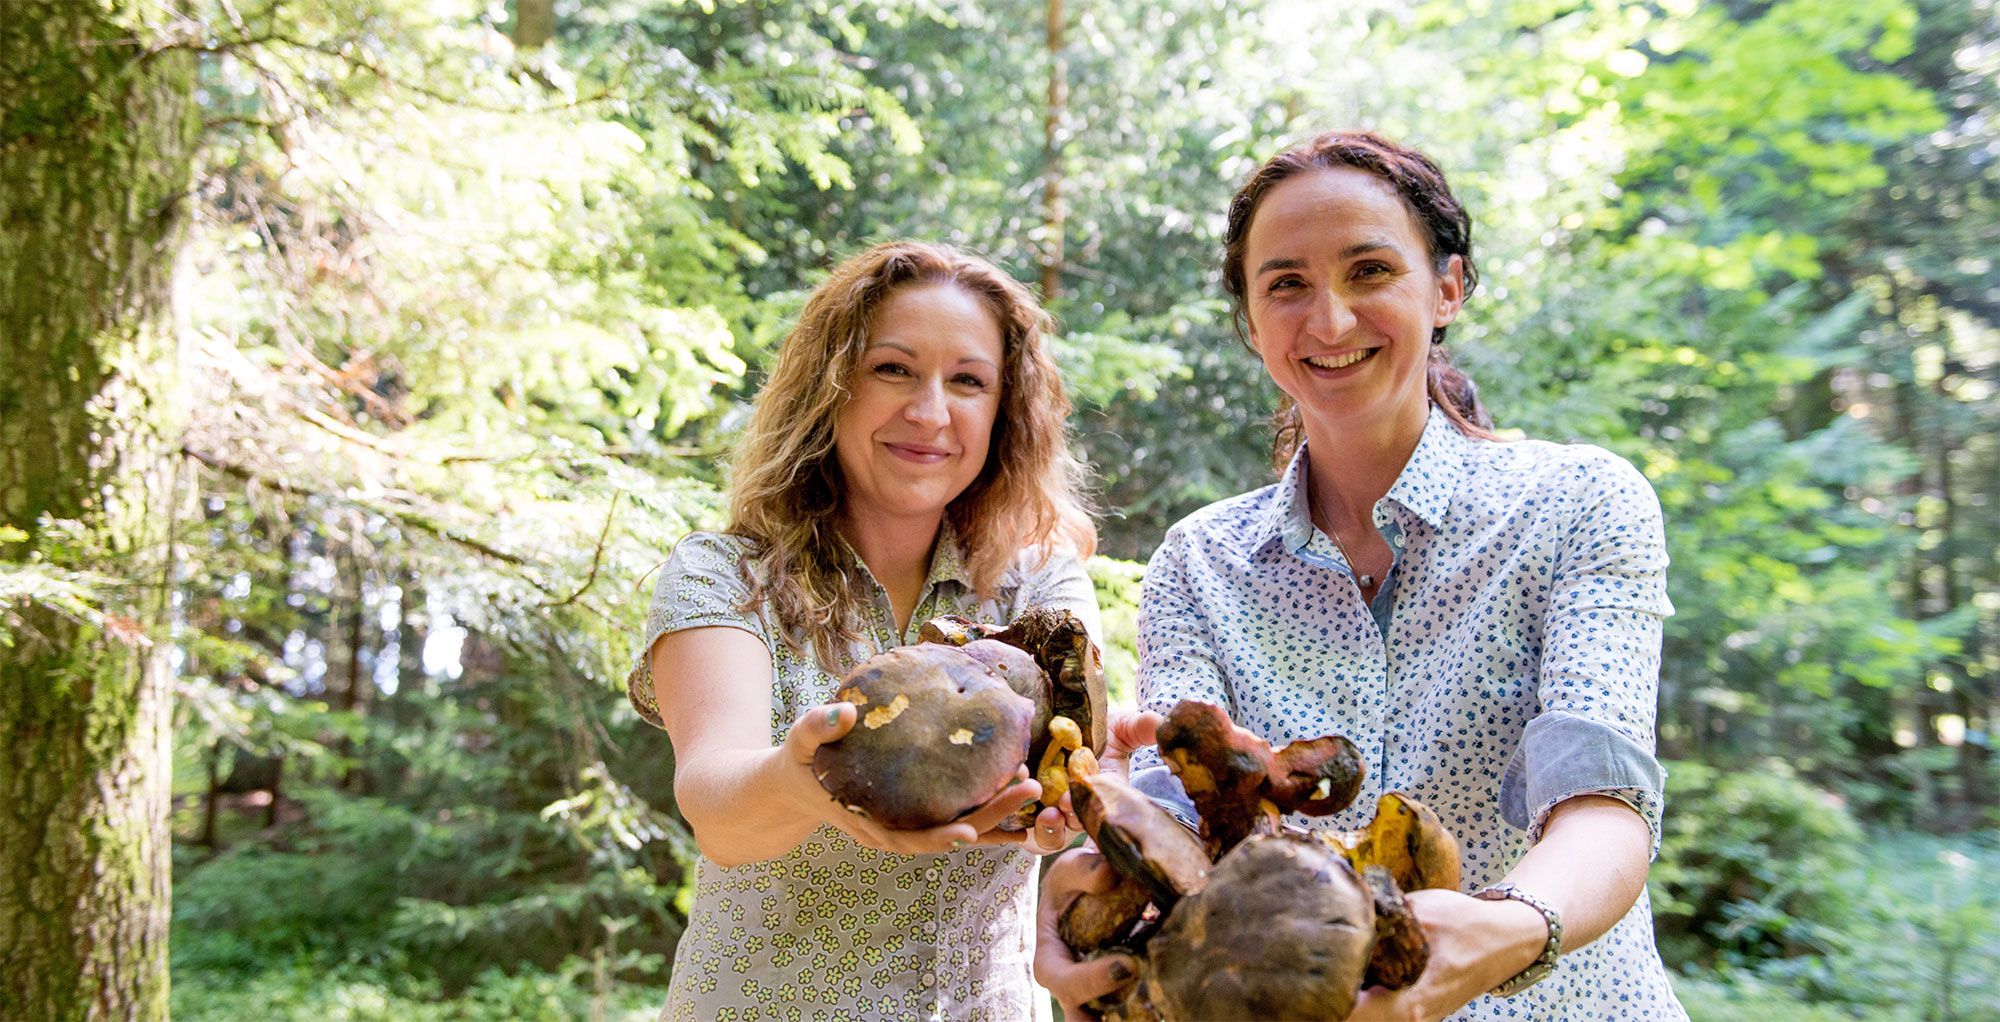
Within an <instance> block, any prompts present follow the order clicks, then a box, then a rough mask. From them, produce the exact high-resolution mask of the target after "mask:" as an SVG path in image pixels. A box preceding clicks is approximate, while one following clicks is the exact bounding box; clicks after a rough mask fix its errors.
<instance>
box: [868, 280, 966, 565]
mask: <svg viewBox="0 0 2000 1022" xmlns="http://www.w3.org/2000/svg"><path fill="white" fill-rule="evenodd" d="M1004 355H1005V351H1004V348H1003V344H1002V340H1001V332H1000V324H999V321H998V320H996V319H995V318H994V316H993V313H992V311H991V310H989V309H988V308H987V307H986V305H985V303H983V302H982V301H980V299H978V298H976V297H974V296H973V295H971V294H970V293H968V292H967V291H965V290H964V289H963V288H960V287H957V286H956V285H952V284H917V285H911V286H907V287H904V288H902V289H901V290H899V291H897V292H896V293H895V294H893V295H891V296H890V297H889V298H888V300H887V301H885V302H883V303H882V306H881V308H880V309H878V310H877V311H876V313H875V317H874V319H873V321H872V322H871V323H870V325H869V333H868V345H867V347H866V348H865V349H863V350H862V352H861V361H860V363H859V364H858V365H857V366H856V367H855V370H854V375H853V377H852V378H851V379H850V380H849V384H848V386H849V389H850V391H851V396H850V397H849V398H848V401H847V404H846V406H845V407H843V408H842V409H841V411H840V416H839V418H838V419H836V420H835V422H834V454H835V456H836V457H837V458H838V459H839V462H840V473H841V478H842V480H843V483H844V495H843V499H844V511H843V513H844V514H845V515H847V516H848V517H850V518H856V519H869V520H882V519H926V520H932V521H930V522H929V525H930V527H932V528H935V526H936V522H935V521H934V520H933V519H936V518H938V517H940V516H942V515H943V514H944V510H945V508H946V507H947V506H949V505H950V504H951V502H952V501H953V500H956V499H957V498H958V495H959V494H961V493H964V492H965V489H966V487H968V486H970V485H972V482H973V480H975V479H978V478H979V473H980V471H981V470H982V469H984V468H985V467H986V454H987V451H988V449H989V448H990V447H991V446H992V440H993V424H994V422H995V421H996V419H997V418H998V417H999V414H1000V388H1001V360H1002V358H1003V357H1004Z"/></svg>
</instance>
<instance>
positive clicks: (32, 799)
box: [0, 0, 200, 1020]
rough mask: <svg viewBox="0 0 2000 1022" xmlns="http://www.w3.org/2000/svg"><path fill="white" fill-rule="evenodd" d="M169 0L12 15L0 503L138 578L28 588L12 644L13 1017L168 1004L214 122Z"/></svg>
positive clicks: (2, 676)
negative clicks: (173, 800)
mask: <svg viewBox="0 0 2000 1022" xmlns="http://www.w3.org/2000/svg"><path fill="white" fill-rule="evenodd" d="M164 20H165V14H164V12H163V10H162V9H161V7H160V6H159V3H158V0H127V2H119V0H84V2H70V3H25V4H19V3H17V4H7V5H6V9H5V11H4V14H0V365H5V366H6V371H5V372H4V373H0V522H4V523H6V524H10V525H13V526H16V527H18V528H21V529H25V530H27V531H28V532H29V534H30V537H31V538H30V540H29V541H28V542H27V543H19V544H12V545H5V546H0V557H4V558H6V559H8V560H15V561H18V560H21V559H23V558H24V557H26V556H27V551H28V550H29V549H30V548H32V547H34V546H36V539H37V538H39V536H40V534H41V533H42V531H43V530H44V523H45V522H46V521H48V520H51V519H55V520H68V521H72V522H75V523H76V526H75V527H74V528H75V529H76V532H75V535H74V537H73V538H72V537H65V540H64V542H63V543H62V544H61V547H62V550H63V555H62V558H61V561H62V563H64V564H74V565H76V566H80V567H88V568H92V569H94V570H97V571H101V572H104V573H106V574H111V575H114V576H115V577H117V578H119V579H121V580H123V581H125V582H127V583H129V584H127V585H123V586H120V587H118V588H117V590H116V591H114V592H112V593H110V594H108V597H107V598H108V599H109V600H110V601H111V602H110V604H109V606H108V607H107V610H109V611H110V613H111V616H109V617H107V618H106V619H105V620H106V622H107V623H106V625H105V627H102V628H100V627H94V626H91V625H88V624H84V623H80V622H78V621H76V620H72V619H71V618H69V617H65V616H61V615H58V614H56V613H53V612H51V611H49V610H47V609H46V608H43V607H39V606H30V607H27V608H16V610H15V611H14V613H16V615H17V617H16V623H17V625H18V626H19V627H18V628H17V629H16V633H15V636H14V639H15V645H14V646H13V647H12V648H11V649H7V650H6V651H5V653H4V654H0V734H5V735H6V736H7V738H6V741H5V744H4V747H0V934H4V935H5V936H4V938H0V1018H8V1019H17V1018H18V1019H45V1020H70V1019H163V1018H165V1017H166V1014H167V920H168V899H169V890H170V889H169V863H170V861H171V860H170V858H169V846H168V832H167V798H168V790H169V783H168V782H169V771H170V769H171V768H170V759H169V755H168V752H169V738H168V728H167V717H168V702H167V697H168V679H169V670H170V668H169V665H168V662H167V659H166V652H167V647H166V644H165V643H164V642H162V641H157V640H156V639H154V638H150V637H151V636H158V635H161V634H162V633H163V629H161V628H159V627H158V625H159V624H160V622H161V621H162V619H163V617H164V612H165V607H166V599H165V597H166V591H167V587H166V584H165V583H166V568H165V565H166V564H167V563H169V556H168V554H169V551H168V547H169V545H170V543H171V537H172V528H171V523H170V514H171V511H172V501H173V490H174V482H173V480H174V477H175V468H176V466H177V455H176V453H175V452H176V451H177V450H178V446H179V439H178V433H179V429H180V425H181V422H182V421H183V414H184V413H183V407H182V405H183V401H182V397H181V395H180V393H179V383H180V380H179V375H178V363H179V337H178V333H177V331H176V329H175V324H174V319H173V315H172V279H173V270H174V266H175V263H176V262H177V258H178V250H179V244H178V241H179V238H180V230H179V225H180V222H181V219H182V213H183V203H184V201H185V200H186V197H187V195H188V192H189V188H190V182H191V173H192V164H193V155H194V150H195V145H196V141H197V138H198V136H199V133H200V119H199V111H198V110H197V108H196V106H195V104H194V101H193V95H194V86H195V70H196V67H195V56H194V54H192V53H190V52H187V51H174V50H162V51H157V52H153V53H148V52H146V51H147V43H148V37H149V36H150V34H151V33H150V32H149V26H152V25H157V24H160V23H162V22H164Z"/></svg>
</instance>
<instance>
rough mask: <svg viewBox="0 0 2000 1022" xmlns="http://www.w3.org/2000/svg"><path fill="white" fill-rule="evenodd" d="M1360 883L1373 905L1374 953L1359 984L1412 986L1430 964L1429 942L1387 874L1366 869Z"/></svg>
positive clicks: (1376, 867)
mask: <svg viewBox="0 0 2000 1022" xmlns="http://www.w3.org/2000/svg"><path fill="white" fill-rule="evenodd" d="M1361 882H1362V884H1363V885H1365V886H1366V887H1367V888H1368V896H1369V897H1370V898H1372V899H1374V902H1375V950H1374V952H1373V953H1371V954H1370V955H1369V956H1368V974H1367V976H1365V977H1364V978H1363V980H1362V984H1363V985H1364V986H1381V987H1388V988H1389V989H1391V990H1401V989H1403V988H1404V987H1406V986H1409V985H1410V984H1412V983H1415V982H1416V981H1417V977H1419V976H1422V975H1423V974H1424V966H1426V965H1429V964H1430V960H1431V945H1430V941H1429V940H1427V939H1425V937H1424V928H1423V927H1422V926H1419V925H1417V914H1416V913H1415V912H1414V911H1412V910H1411V909H1410V903H1409V902H1408V901H1407V900H1405V899H1404V897H1403V892H1402V891H1401V890H1399V889H1398V888H1397V887H1396V881H1395V880H1394V879H1392V878H1391V877H1390V876H1389V871H1388V870H1386V869H1383V868H1382V867H1380V866H1369V867H1368V868H1367V869H1364V870H1362V871H1361Z"/></svg>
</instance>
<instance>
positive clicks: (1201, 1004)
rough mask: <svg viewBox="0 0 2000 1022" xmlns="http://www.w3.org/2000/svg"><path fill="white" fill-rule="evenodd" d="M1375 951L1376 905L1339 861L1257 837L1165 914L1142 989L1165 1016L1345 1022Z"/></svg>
mask: <svg viewBox="0 0 2000 1022" xmlns="http://www.w3.org/2000/svg"><path fill="white" fill-rule="evenodd" d="M1374 945H1375V902H1374V899H1373V898H1372V897H1371V896H1370V894H1369V892H1368V889H1367V887H1366V886H1364V885H1363V884H1362V882H1361V879H1360V877H1358V876H1357V875H1356V874H1355V872H1354V868H1353V867H1352V866H1350V865H1348V864H1347V861H1346V860H1345V859H1343V858H1341V857H1340V856H1339V855H1337V854H1335V853H1334V852H1333V850H1332V849H1330V848H1329V847H1327V846H1326V845H1324V844H1322V843H1319V842H1315V841H1308V840H1304V839H1301V838H1298V837H1294V836H1291V835H1288V834H1277V835H1263V834H1260V835H1256V836H1252V837H1250V838H1247V839H1245V840H1244V841H1243V842H1242V843H1241V844H1239V845H1237V846H1236V847H1235V848H1234V849H1233V850H1231V851H1230V853H1229V854H1228V855H1227V856H1225V857H1224V858H1223V859H1222V860H1221V861H1220V862H1217V863H1216V864H1215V868H1214V869H1213V870H1212V871H1210V873H1209V878H1208V884H1207V886H1206V887H1204V888H1203V889H1202V890H1201V891H1200V892H1199V893H1196V894H1193V895H1191V896H1189V897H1187V898H1184V899H1182V900H1181V902H1180V904H1178V905H1176V906H1175V907H1174V909H1173V911H1172V912H1170V913H1168V915H1167V917H1166V922H1165V923H1164V924H1163V925H1162V927H1161V929H1160V932H1159V935H1158V936H1156V937H1154V938H1153V940H1152V942H1151V943H1150V944H1149V945H1148V952H1147V963H1148V970H1147V971H1148V976H1147V981H1146V987H1147V991H1148V993H1149V994H1150V995H1151V1001H1152V1004H1153V1005H1154V1006H1155V1007H1156V1008H1158V1010H1159V1012H1160V1014H1161V1015H1162V1016H1164V1017H1165V1018H1167V1019H1183V1020H1192V1019H1214V1020H1230V1019H1258V1020H1266V1019H1343V1018H1346V1017H1347V1014H1348V1012H1350V1011H1352V1010H1353V1008H1354V1001H1355V998H1356V996H1357V994H1358V993H1359V992H1360V989H1361V986H1362V979H1363V976H1364V975H1365V974H1366V972H1367V968H1368V962H1369V958H1370V954H1371V952H1372V950H1373V948H1374Z"/></svg>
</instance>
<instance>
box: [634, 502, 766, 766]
mask: <svg viewBox="0 0 2000 1022" xmlns="http://www.w3.org/2000/svg"><path fill="white" fill-rule="evenodd" d="M745 555H746V548H745V544H744V541H743V540H741V539H737V538H735V537H730V536H722V535H718V534H716V533H712V532H696V533H691V534H689V535H688V537H687V538H686V539H683V540H681V541H680V543H679V544H677V545H676V546H675V547H674V552H673V555H672V556H670V557H668V558H667V563H666V564H665V565H663V566H662V567H661V568H660V577H659V581H658V582H657V583H656V584H655V585H654V587H653V604H652V607H651V609H650V610H649V611H648V612H647V614H646V628H645V631H644V633H643V634H642V635H641V637H640V642H639V648H638V649H637V651H636V652H635V654H634V656H633V658H632V669H631V671H630V672H629V673H628V674H626V676H625V693H626V696H627V697H628V698H629V699H631V701H632V708H633V709H634V710H637V711H638V713H639V716H640V718H641V719H643V720H645V721H646V723H648V724H651V725H653V726H654V727H664V726H665V724H663V723H662V721H661V719H660V708H659V705H658V703H657V702H656V700H655V699H654V697H653V674H652V670H651V665H650V664H649V663H648V662H647V658H648V656H649V655H650V654H651V652H652V649H653V643H654V641H655V640H657V639H658V638H659V637H660V636H662V635H668V634H671V633H673V632H680V631H686V630H687V629H689V628H708V627H723V628H740V629H742V630H744V631H746V632H749V633H750V634H752V635H755V636H756V637H757V638H758V639H759V640H760V641H762V642H763V643H764V644H765V645H766V646H769V645H770V644H771V635H770V631H769V628H768V627H767V625H766V622H765V621H764V618H763V615H762V614H761V613H756V612H749V613H746V612H745V611H743V610H742V609H741V608H742V607H743V605H744V604H745V603H746V602H748V600H749V596H750V585H749V582H748V580H747V579H746V578H745V577H744V570H743V562H744V557H745Z"/></svg>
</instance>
